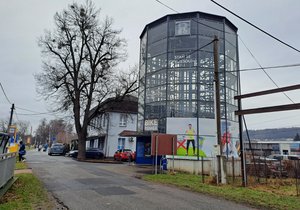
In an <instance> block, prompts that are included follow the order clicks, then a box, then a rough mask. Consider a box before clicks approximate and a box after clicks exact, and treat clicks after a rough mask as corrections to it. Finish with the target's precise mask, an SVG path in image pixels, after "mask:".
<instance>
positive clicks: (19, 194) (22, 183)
mask: <svg viewBox="0 0 300 210" xmlns="http://www.w3.org/2000/svg"><path fill="white" fill-rule="evenodd" d="M16 177H18V180H17V181H16V182H15V183H14V184H13V186H12V187H11V188H10V189H9V190H8V192H7V193H6V194H5V195H4V196H3V197H2V198H1V199H0V209H1V210H15V209H52V208H53V206H52V204H51V202H50V200H49V197H48V193H47V191H46V190H45V189H44V187H43V185H42V183H41V182H40V181H39V180H38V179H37V178H36V177H35V176H34V175H33V174H18V175H16Z"/></svg>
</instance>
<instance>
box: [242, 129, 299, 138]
mask: <svg viewBox="0 0 300 210" xmlns="http://www.w3.org/2000/svg"><path fill="white" fill-rule="evenodd" d="M248 132H249V136H250V139H251V140H252V139H256V140H285V139H286V140H288V139H290V140H291V139H294V138H295V136H296V135H297V133H298V134H299V135H300V127H292V128H272V129H263V130H248ZM243 135H244V138H245V139H247V136H246V132H245V131H244V133H243Z"/></svg>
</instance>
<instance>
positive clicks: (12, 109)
mask: <svg viewBox="0 0 300 210" xmlns="http://www.w3.org/2000/svg"><path fill="white" fill-rule="evenodd" d="M14 109H15V104H12V106H11V108H10V118H9V122H8V127H7V133H9V127H10V126H11V124H12V118H13V115H14Z"/></svg>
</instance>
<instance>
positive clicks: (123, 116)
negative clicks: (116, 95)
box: [119, 114, 127, 127]
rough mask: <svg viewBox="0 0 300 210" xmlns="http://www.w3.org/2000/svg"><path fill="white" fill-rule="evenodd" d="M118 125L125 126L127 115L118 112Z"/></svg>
mask: <svg viewBox="0 0 300 210" xmlns="http://www.w3.org/2000/svg"><path fill="white" fill-rule="evenodd" d="M119 126H120V127H126V126H127V115H126V114H120V123H119Z"/></svg>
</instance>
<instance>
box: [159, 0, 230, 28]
mask: <svg viewBox="0 0 300 210" xmlns="http://www.w3.org/2000/svg"><path fill="white" fill-rule="evenodd" d="M155 1H156V2H158V3H159V4H161V5H163V6H164V7H166V8H168V9H170V10H172V11H173V12H176V13H177V14H181V12H179V11H177V10H175V9H174V8H172V7H170V6H168V5H167V4H165V3H163V2H161V1H160V0H155ZM191 20H192V21H194V22H196V23H198V24H200V25H203V26H206V27H208V28H211V29H214V30H216V31H220V32H222V33H227V34H232V33H230V32H227V31H224V30H221V29H218V28H215V27H212V26H210V25H207V24H205V23H201V22H199V21H198V20H195V19H193V18H192V19H191Z"/></svg>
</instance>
